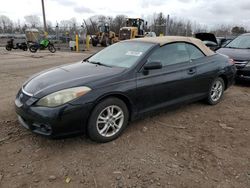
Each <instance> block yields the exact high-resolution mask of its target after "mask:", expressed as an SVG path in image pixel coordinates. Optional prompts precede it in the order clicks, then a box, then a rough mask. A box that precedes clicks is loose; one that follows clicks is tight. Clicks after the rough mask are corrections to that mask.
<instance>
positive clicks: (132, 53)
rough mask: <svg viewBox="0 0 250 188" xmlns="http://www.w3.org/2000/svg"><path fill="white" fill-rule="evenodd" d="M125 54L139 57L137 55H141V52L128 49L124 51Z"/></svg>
mask: <svg viewBox="0 0 250 188" xmlns="http://www.w3.org/2000/svg"><path fill="white" fill-rule="evenodd" d="M126 55H131V56H137V57H139V56H141V55H142V52H136V51H128V52H127V53H126Z"/></svg>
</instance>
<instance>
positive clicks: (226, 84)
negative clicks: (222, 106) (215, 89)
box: [218, 74, 228, 90]
mask: <svg viewBox="0 0 250 188" xmlns="http://www.w3.org/2000/svg"><path fill="white" fill-rule="evenodd" d="M218 77H219V78H222V79H223V81H224V84H225V90H226V89H227V88H228V79H227V76H226V75H225V74H220V75H219V76H218Z"/></svg>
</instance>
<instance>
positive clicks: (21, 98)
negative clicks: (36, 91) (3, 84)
mask: <svg viewBox="0 0 250 188" xmlns="http://www.w3.org/2000/svg"><path fill="white" fill-rule="evenodd" d="M16 98H17V99H18V100H19V101H20V102H21V103H22V104H24V103H25V102H26V101H27V100H29V99H30V96H29V95H26V94H25V93H23V92H22V90H20V91H19V92H18V94H17V97H16Z"/></svg>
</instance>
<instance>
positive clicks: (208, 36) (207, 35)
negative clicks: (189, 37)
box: [195, 33, 218, 44]
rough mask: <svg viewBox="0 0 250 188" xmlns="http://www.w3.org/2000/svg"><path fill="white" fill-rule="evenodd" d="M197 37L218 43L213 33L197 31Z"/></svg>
mask: <svg viewBox="0 0 250 188" xmlns="http://www.w3.org/2000/svg"><path fill="white" fill-rule="evenodd" d="M195 38H197V39H200V40H201V41H211V42H214V43H216V44H218V42H217V39H216V37H215V35H214V34H213V33H196V34H195Z"/></svg>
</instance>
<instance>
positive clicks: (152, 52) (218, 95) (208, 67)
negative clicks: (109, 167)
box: [15, 36, 235, 142]
mask: <svg viewBox="0 0 250 188" xmlns="http://www.w3.org/2000/svg"><path fill="white" fill-rule="evenodd" d="M234 74H235V67H234V65H233V64H232V61H231V60H229V58H228V57H226V56H224V55H220V54H217V53H214V52H213V51H211V50H210V49H209V48H207V47H206V46H205V45H204V44H203V43H202V42H201V41H200V40H198V39H195V38H188V37H173V36H172V37H170V36H168V37H148V38H138V39H132V40H127V41H122V42H119V43H116V44H113V45H111V46H109V47H107V48H105V49H103V50H102V51H100V52H98V53H96V54H95V55H93V56H91V57H89V58H87V59H85V60H84V61H83V62H79V63H75V64H70V65H64V66H61V67H56V68H54V69H50V70H48V71H43V72H41V73H39V74H36V75H35V76H33V77H31V78H30V79H29V80H28V81H26V82H25V83H24V84H23V86H22V88H21V89H20V90H19V92H18V94H17V96H16V100H15V105H16V112H17V114H18V119H19V122H20V123H21V124H22V125H23V126H24V127H26V128H28V129H30V130H31V131H33V132H35V133H38V134H42V135H45V136H50V137H56V136H65V135H70V134H76V133H82V132H84V131H85V132H87V134H88V135H89V137H90V138H91V139H92V140H94V141H97V142H108V141H111V140H113V139H115V138H117V137H118V136H120V135H121V133H122V132H123V130H124V129H125V128H126V126H127V124H128V122H129V121H130V120H133V119H135V118H138V117H139V116H144V115H145V114H147V113H149V112H153V111H156V110H159V109H162V108H165V107H170V106H173V105H180V104H185V103H190V102H193V101H197V100H202V99H205V100H206V101H207V103H209V104H211V105H215V104H217V103H219V102H220V101H221V99H222V96H223V93H224V91H225V90H226V89H227V88H228V87H230V86H231V85H232V83H233V81H234Z"/></svg>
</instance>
